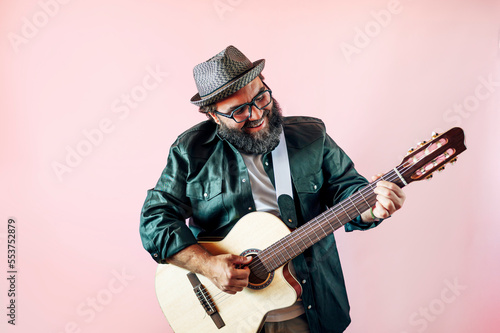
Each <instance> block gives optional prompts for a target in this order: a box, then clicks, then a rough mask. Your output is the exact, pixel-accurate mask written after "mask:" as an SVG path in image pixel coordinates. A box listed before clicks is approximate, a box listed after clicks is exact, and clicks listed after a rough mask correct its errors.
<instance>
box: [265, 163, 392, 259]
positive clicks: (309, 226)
mask: <svg viewBox="0 0 500 333" xmlns="http://www.w3.org/2000/svg"><path fill="white" fill-rule="evenodd" d="M384 177H386V178H384ZM398 177H399V176H398V175H397V174H395V172H394V169H393V170H391V171H389V172H387V173H386V174H385V175H384V176H382V177H381V178H380V179H379V180H377V181H375V182H373V183H370V184H368V185H367V186H365V187H364V188H363V189H361V190H358V192H356V193H355V194H353V195H352V196H350V197H349V198H348V199H349V200H350V201H351V202H353V204H354V205H355V204H358V205H359V204H360V203H362V202H365V203H367V202H366V198H365V196H364V195H363V193H364V194H365V195H369V196H374V194H373V189H374V185H376V183H378V181H380V180H388V181H394V180H397V179H398ZM367 192H368V193H367ZM360 196H361V199H362V200H360ZM346 200H347V199H346ZM343 202H345V200H344V201H342V202H340V203H339V204H338V205H336V206H334V207H332V208H331V209H329V210H327V211H325V212H323V213H322V214H320V215H323V216H326V215H329V217H328V216H327V217H326V218H325V220H326V222H328V223H329V225H330V228H332V230H329V232H328V233H326V232H325V231H324V229H323V228H322V226H321V224H322V223H323V224H324V221H321V220H318V219H317V218H314V219H312V220H311V223H306V224H304V225H303V227H304V226H305V227H304V228H302V229H301V228H299V229H301V230H299V229H297V231H298V232H297V233H292V234H290V235H291V236H290V235H287V237H285V238H283V239H281V240H280V241H278V242H276V243H275V244H273V245H271V246H270V247H268V248H267V249H266V250H265V252H264V253H262V255H261V256H260V257H261V261H266V260H268V259H271V260H272V261H274V265H275V266H278V267H279V266H281V264H283V263H285V262H286V261H288V260H290V259H292V258H293V257H294V256H295V255H296V253H295V248H293V246H292V248H293V249H294V254H293V255H290V253H289V252H288V251H287V250H286V248H285V246H287V245H288V246H289V243H290V242H288V243H287V242H286V241H287V240H288V238H291V239H292V240H294V236H295V234H300V233H302V234H304V233H305V234H306V235H307V237H308V238H309V240H310V242H311V244H310V245H307V244H305V246H306V247H305V248H308V247H309V246H311V245H312V244H314V242H313V241H312V240H311V238H310V237H309V235H312V233H314V234H315V235H316V237H317V239H318V241H319V240H321V239H322V237H319V236H318V234H317V233H316V231H320V230H319V229H322V231H323V233H324V234H325V236H326V235H328V234H329V233H330V232H331V231H334V230H336V229H338V228H339V227H341V226H342V225H344V224H345V223H342V222H341V221H340V219H338V215H341V216H342V214H339V213H340V212H339V211H340V210H343V211H344V213H345V214H344V215H345V216H347V217H348V221H350V220H351V218H350V215H349V213H351V214H352V213H355V210H357V207H354V209H353V208H352V207H349V208H348V209H347V211H346V209H345V208H344V205H343ZM337 206H339V207H337ZM367 208H369V207H368V206H367ZM358 212H359V210H358ZM332 215H333V216H334V217H335V218H337V220H338V221H339V223H337V222H334V225H333V226H332V224H331V222H330V221H329V220H330V219H331V218H332ZM358 215H359V214H358ZM311 231H312V232H311ZM294 241H295V240H294ZM280 247H281V248H282V250H280ZM298 249H299V250H300V247H299V248H298ZM283 250H284V252H285V253H286V254H287V255H288V257H289V258H288V259H286V258H285V261H284V262H281V261H278V262H276V260H274V258H273V256H276V252H283ZM302 251H303V250H302ZM302 251H300V253H301V252H302ZM281 256H282V257H283V254H282V255H281ZM278 259H279V256H278Z"/></svg>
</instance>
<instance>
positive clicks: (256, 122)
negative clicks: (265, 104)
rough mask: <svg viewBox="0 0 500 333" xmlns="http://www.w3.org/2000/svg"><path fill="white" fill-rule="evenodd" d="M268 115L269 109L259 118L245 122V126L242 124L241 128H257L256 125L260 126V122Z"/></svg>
mask: <svg viewBox="0 0 500 333" xmlns="http://www.w3.org/2000/svg"><path fill="white" fill-rule="evenodd" d="M266 111H267V110H266ZM268 115H269V111H267V112H265V113H264V114H263V115H262V117H261V118H260V119H259V120H254V121H251V122H247V123H246V124H245V126H243V128H257V127H260V126H262V124H263V123H264V120H265V119H266V118H267V116H268Z"/></svg>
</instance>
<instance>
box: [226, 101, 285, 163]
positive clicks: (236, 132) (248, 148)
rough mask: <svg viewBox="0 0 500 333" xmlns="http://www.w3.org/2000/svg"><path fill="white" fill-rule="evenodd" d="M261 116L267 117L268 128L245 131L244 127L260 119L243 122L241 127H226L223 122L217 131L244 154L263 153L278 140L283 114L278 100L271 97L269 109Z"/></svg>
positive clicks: (269, 150) (277, 142) (268, 150)
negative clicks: (250, 131)
mask: <svg viewBox="0 0 500 333" xmlns="http://www.w3.org/2000/svg"><path fill="white" fill-rule="evenodd" d="M262 117H267V123H268V128H265V129H261V130H260V131H258V132H255V133H247V132H245V131H244V128H245V127H251V126H253V125H255V124H258V123H259V122H260V120H261V119H262V118H261V119H258V120H254V121H249V120H247V121H246V122H245V125H244V126H243V128H242V129H232V128H228V127H227V126H226V125H225V124H224V123H222V122H221V123H220V125H219V126H218V133H219V135H220V137H221V138H222V139H225V140H226V141H227V142H229V143H230V144H232V145H233V146H234V147H235V148H236V149H238V150H239V151H241V152H242V153H245V154H257V155H258V154H265V153H268V152H271V151H273V149H274V148H276V147H277V146H278V144H279V142H280V134H281V130H282V129H281V124H282V123H283V116H282V114H281V108H280V106H279V104H278V102H277V101H276V100H275V99H274V98H273V107H272V108H271V111H268V110H265V111H264V113H263V115H262Z"/></svg>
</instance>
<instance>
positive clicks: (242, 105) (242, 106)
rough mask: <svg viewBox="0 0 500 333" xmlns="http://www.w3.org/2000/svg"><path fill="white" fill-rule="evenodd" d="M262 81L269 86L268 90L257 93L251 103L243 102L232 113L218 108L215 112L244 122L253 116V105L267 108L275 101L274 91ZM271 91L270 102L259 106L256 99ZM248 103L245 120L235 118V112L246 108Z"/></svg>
mask: <svg viewBox="0 0 500 333" xmlns="http://www.w3.org/2000/svg"><path fill="white" fill-rule="evenodd" d="M262 83H263V84H264V86H265V87H266V88H267V89H266V90H263V91H261V92H260V93H258V94H257V95H255V97H254V98H253V99H252V101H251V102H249V103H245V104H241V105H240V106H238V107H237V108H236V109H234V110H233V111H232V112H231V114H227V113H222V112H219V111H217V110H214V111H213V112H214V113H216V114H220V115H221V116H223V117H226V118H231V119H233V120H234V121H235V122H236V123H242V122H244V121H247V120H248V118H250V117H251V116H252V106H254V107H256V108H257V109H259V110H262V109H264V108H266V107H267V106H269V104H271V102H272V101H273V91H272V90H271V89H270V88H269V86H268V85H267V84H266V83H265V82H264V81H262ZM268 91H269V103H267V104H266V105H264V106H263V107H261V108H259V107H258V106H257V104H256V103H255V100H256V99H257V98H258V97H259V96H261V95H262V94H264V93H266V92H268ZM247 105H248V110H249V111H248V117H246V118H245V119H243V120H240V121H237V120H236V119H234V113H235V112H238V111H239V110H241V109H242V108H244V107H245V106H247Z"/></svg>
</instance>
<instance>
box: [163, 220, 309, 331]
mask: <svg viewBox="0 0 500 333" xmlns="http://www.w3.org/2000/svg"><path fill="white" fill-rule="evenodd" d="M288 234H290V231H289V230H288V228H287V227H286V225H285V224H284V223H283V222H282V221H281V220H280V219H278V218H277V217H275V216H274V215H272V214H269V213H263V212H253V213H249V214H247V215H245V216H244V217H243V218H242V219H241V220H239V221H238V223H237V224H236V225H235V226H234V227H233V229H231V231H230V232H229V234H228V235H227V236H226V237H225V238H224V239H223V240H221V241H218V242H200V244H201V245H202V246H204V247H205V248H206V249H207V250H208V251H209V252H210V253H212V254H214V255H217V254H225V253H230V254H236V255H243V253H244V252H245V251H247V250H249V249H258V250H261V249H265V248H266V247H268V246H270V245H271V244H273V243H275V242H276V241H278V240H280V239H281V238H283V237H285V236H287V235H288ZM287 266H288V265H284V266H281V267H279V268H278V269H276V270H275V271H274V275H273V276H272V280H271V279H269V280H270V281H267V282H266V283H265V284H262V285H261V286H259V288H260V289H258V288H257V289H251V288H245V289H243V291H241V292H238V293H236V294H235V295H230V294H227V293H224V292H222V291H221V290H220V289H218V288H217V287H216V286H215V285H213V284H212V282H211V281H210V280H209V279H207V278H206V277H204V276H203V275H201V274H197V277H198V278H199V280H200V282H201V284H202V285H203V286H204V287H205V289H206V290H207V292H208V295H209V296H210V297H211V299H212V300H213V303H214V305H215V307H216V309H217V311H218V313H219V314H220V316H221V318H222V320H223V321H224V326H223V327H221V328H220V329H219V328H217V326H216V324H215V323H214V321H213V319H212V317H211V316H209V315H208V314H207V312H206V311H205V309H204V308H203V306H202V305H201V304H200V300H199V299H198V297H197V295H196V294H195V292H194V290H193V286H192V284H191V283H190V281H189V279H188V277H187V274H188V273H189V271H187V270H185V269H182V268H179V267H177V266H174V265H169V264H166V265H159V266H158V269H157V271H156V280H155V282H156V295H157V297H158V301H159V303H160V306H161V308H162V310H163V313H164V314H165V317H166V318H167V320H168V322H169V324H170V326H171V327H172V329H173V330H174V332H176V333H183V332H203V333H210V332H221V333H222V332H231V333H238V332H241V333H253V332H258V331H259V329H260V328H261V327H262V325H263V324H264V318H265V316H266V314H267V313H268V312H269V311H272V310H276V309H281V308H285V307H288V306H290V305H292V304H293V303H295V301H296V300H297V298H298V297H299V295H300V292H301V287H300V285H299V283H298V282H297V281H296V280H295V278H294V277H293V276H292V275H291V274H290V273H289V271H288V267H287ZM267 284H268V285H267Z"/></svg>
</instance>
